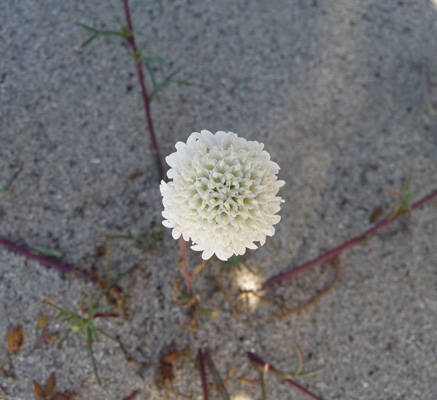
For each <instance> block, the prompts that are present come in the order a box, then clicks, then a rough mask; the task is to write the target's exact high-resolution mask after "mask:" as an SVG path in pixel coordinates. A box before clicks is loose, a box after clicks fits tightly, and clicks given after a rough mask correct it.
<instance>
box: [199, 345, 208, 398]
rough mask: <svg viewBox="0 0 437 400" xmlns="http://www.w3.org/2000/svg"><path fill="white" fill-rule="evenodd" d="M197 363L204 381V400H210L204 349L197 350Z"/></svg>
mask: <svg viewBox="0 0 437 400" xmlns="http://www.w3.org/2000/svg"><path fill="white" fill-rule="evenodd" d="M197 363H198V366H199V373H200V380H201V381H202V390H203V400H208V399H209V395H208V383H207V382H206V369H205V359H204V357H203V351H202V349H199V351H198V352H197Z"/></svg>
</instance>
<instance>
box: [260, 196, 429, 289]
mask: <svg viewBox="0 0 437 400" xmlns="http://www.w3.org/2000/svg"><path fill="white" fill-rule="evenodd" d="M436 197H437V190H434V191H433V192H431V193H430V194H428V195H427V196H425V197H423V198H422V199H420V200H419V201H417V202H416V203H414V204H413V205H412V206H411V211H413V210H415V209H416V208H419V207H421V206H423V205H424V204H426V203H428V202H429V201H431V200H432V199H434V198H436ZM405 215H406V214H405V213H403V214H398V215H395V216H394V217H389V218H386V219H384V220H383V221H381V222H380V223H378V224H376V225H375V226H374V227H373V228H370V229H368V230H367V231H365V232H364V233H362V234H361V235H359V236H356V237H354V238H353V239H351V240H349V241H347V242H346V243H343V244H342V245H341V246H338V247H336V248H335V249H332V250H330V251H328V252H327V253H325V254H322V255H321V256H319V257H317V258H315V259H314V260H311V261H308V262H307V263H305V264H303V265H301V266H299V267H296V268H294V269H292V270H291V271H287V272H284V273H282V274H279V275H277V276H274V277H273V278H270V279H268V280H267V281H266V282H264V283H263V285H262V287H263V288H265V287H267V286H271V285H273V284H275V283H278V282H282V281H285V280H287V279H290V278H291V277H293V276H295V275H297V274H299V273H301V272H304V271H306V270H308V269H310V268H312V267H314V266H316V265H319V264H321V263H323V262H324V261H327V260H329V259H330V258H332V257H334V256H336V255H337V254H340V253H342V252H343V251H345V250H347V249H349V248H351V247H353V246H356V245H359V244H361V243H362V242H363V240H364V239H366V238H367V237H369V236H371V235H373V234H375V233H376V232H378V231H379V230H381V229H383V228H385V227H386V226H388V225H390V224H392V223H393V222H395V221H397V220H398V219H400V218H401V217H403V216H405Z"/></svg>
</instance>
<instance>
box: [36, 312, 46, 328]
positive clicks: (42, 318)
mask: <svg viewBox="0 0 437 400" xmlns="http://www.w3.org/2000/svg"><path fill="white" fill-rule="evenodd" d="M46 326H47V318H46V317H45V316H44V315H40V317H39V318H38V322H37V323H36V329H43V328H45V327H46Z"/></svg>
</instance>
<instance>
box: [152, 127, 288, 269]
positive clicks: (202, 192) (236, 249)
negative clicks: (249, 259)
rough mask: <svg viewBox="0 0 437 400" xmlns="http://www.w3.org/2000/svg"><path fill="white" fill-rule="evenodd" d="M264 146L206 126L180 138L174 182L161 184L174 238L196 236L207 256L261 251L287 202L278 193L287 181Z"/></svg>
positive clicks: (173, 163)
mask: <svg viewBox="0 0 437 400" xmlns="http://www.w3.org/2000/svg"><path fill="white" fill-rule="evenodd" d="M263 149H264V145H263V144H262V143H259V142H256V141H247V140H246V139H243V138H240V137H238V136H237V135H236V134H235V133H232V132H222V131H219V132H216V133H215V134H213V133H211V132H209V131H206V130H202V131H200V133H199V132H194V133H192V134H191V135H190V137H189V138H188V140H187V143H186V144H185V143H182V142H177V143H176V150H177V151H176V152H175V153H173V154H171V155H169V156H168V157H167V158H166V161H167V163H168V165H169V166H170V167H171V168H170V170H169V171H168V172H167V176H168V178H169V179H170V181H169V182H168V183H165V182H164V181H162V182H161V186H160V189H161V194H162V197H163V204H164V211H163V212H162V215H163V216H164V218H165V221H164V222H163V224H164V226H166V227H167V228H173V231H172V235H173V238H175V239H178V238H179V237H180V236H181V235H182V236H183V238H184V240H186V241H188V240H190V239H191V241H192V242H193V246H192V249H193V250H197V251H202V258H203V259H204V260H207V259H209V258H210V257H211V256H212V255H213V254H216V255H217V257H218V258H219V259H221V260H224V261H226V260H227V259H228V258H229V257H231V256H232V255H234V254H236V255H242V254H244V253H245V252H246V248H249V249H256V248H257V246H256V245H255V243H254V242H260V244H261V245H263V244H264V243H265V241H266V237H267V236H273V234H274V233H275V229H274V228H273V225H275V224H277V223H278V222H279V220H280V219H281V217H280V216H279V215H276V213H277V212H278V211H279V210H280V204H281V203H282V202H283V200H282V199H281V198H280V197H278V196H276V194H277V193H278V191H279V188H280V187H281V186H283V185H284V183H285V182H284V181H280V180H278V179H277V176H276V175H277V173H278V171H279V166H278V164H276V163H275V162H273V161H271V160H270V155H269V153H267V151H265V150H263Z"/></svg>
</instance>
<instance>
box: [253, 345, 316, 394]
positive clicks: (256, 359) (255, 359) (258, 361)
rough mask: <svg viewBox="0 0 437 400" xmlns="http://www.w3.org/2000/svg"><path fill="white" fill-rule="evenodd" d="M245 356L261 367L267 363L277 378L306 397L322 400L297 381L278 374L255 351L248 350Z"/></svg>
mask: <svg viewBox="0 0 437 400" xmlns="http://www.w3.org/2000/svg"><path fill="white" fill-rule="evenodd" d="M247 357H249V360H250V361H253V362H254V363H256V364H258V365H261V366H262V367H264V366H265V365H268V367H269V370H270V371H272V372H273V373H274V374H275V375H276V376H277V377H278V378H279V379H281V380H282V381H284V382H285V383H288V384H289V385H290V386H293V387H295V388H296V389H297V390H299V391H301V392H302V393H304V394H306V395H307V396H308V397H311V398H312V399H313V400H322V398H321V397H317V396H316V395H315V394H313V393H311V392H310V391H308V390H307V389H305V388H304V387H303V386H301V385H299V384H298V383H297V382H295V381H293V380H291V379H288V378H282V377H281V376H280V375H279V371H278V370H277V369H276V368H275V367H273V366H272V365H271V364H267V363H266V362H265V361H264V360H263V359H262V358H261V357H259V356H257V355H256V354H255V353H252V352H248V353H247Z"/></svg>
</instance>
